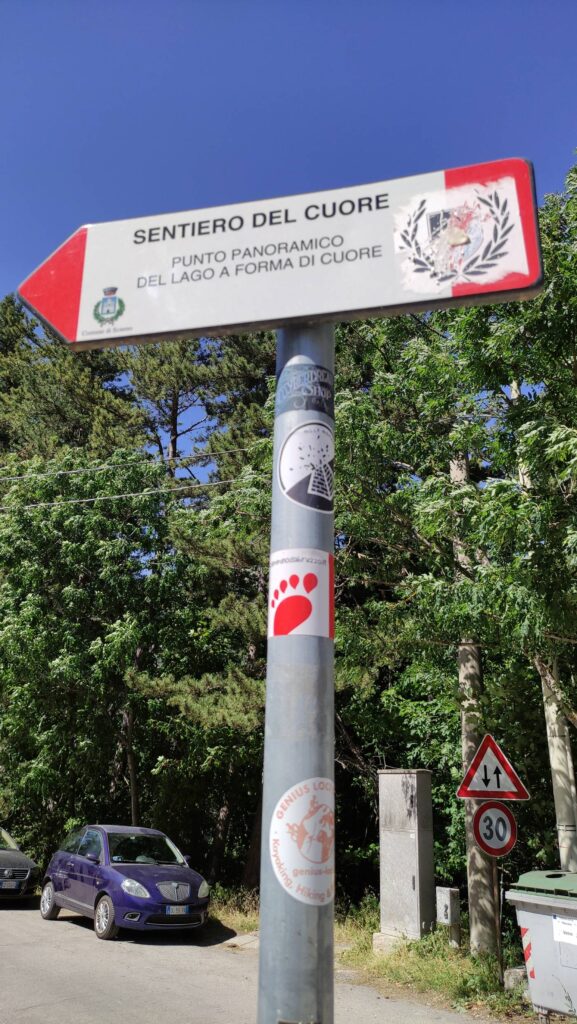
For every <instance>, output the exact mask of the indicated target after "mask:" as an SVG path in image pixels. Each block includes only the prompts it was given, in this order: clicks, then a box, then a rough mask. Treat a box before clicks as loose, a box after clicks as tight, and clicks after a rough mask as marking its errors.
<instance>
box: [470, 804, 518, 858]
mask: <svg viewBox="0 0 577 1024" xmlns="http://www.w3.org/2000/svg"><path fill="white" fill-rule="evenodd" d="M473 835H474V836H475V842H476V843H477V846H480V847H481V849H482V850H484V852H485V853H488V854H489V856H490V857H505V856H506V854H508V853H510V852H511V850H512V849H513V847H514V845H515V843H516V842H517V822H516V821H515V818H514V816H513V812H512V811H511V810H509V808H508V807H507V805H506V804H501V803H499V801H498V800H488V801H487V803H484V804H481V806H480V807H478V808H477V810H476V811H475V817H474V818H473Z"/></svg>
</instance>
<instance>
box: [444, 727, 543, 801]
mask: <svg viewBox="0 0 577 1024" xmlns="http://www.w3.org/2000/svg"><path fill="white" fill-rule="evenodd" d="M457 796H460V797H461V798H462V799H464V800H466V799H469V798H472V799H476V798H478V797H487V796H498V797H499V799H500V800H529V799H530V797H529V793H528V792H527V790H526V789H525V786H524V785H523V783H522V782H521V779H520V778H519V776H518V775H517V772H516V771H515V769H514V768H513V765H512V764H511V762H510V761H509V760H508V759H507V758H506V757H505V755H504V753H503V751H502V750H501V748H500V746H499V745H498V743H496V742H495V740H494V739H493V737H492V736H489V735H488V734H487V736H485V738H484V739H483V741H482V743H481V745H480V746H479V749H478V750H477V753H476V754H475V756H474V758H473V760H472V761H471V764H470V765H469V767H468V769H467V772H466V774H465V778H464V779H463V781H462V783H461V785H460V786H459V788H458V790H457Z"/></svg>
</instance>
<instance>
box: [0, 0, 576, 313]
mask: <svg viewBox="0 0 577 1024" xmlns="http://www.w3.org/2000/svg"><path fill="white" fill-rule="evenodd" d="M0 32H1V35H2V40H3V44H2V60H1V66H0V95H1V96H2V129H3V130H2V146H1V149H0V238H1V242H0V296H2V295H4V294H6V293H7V292H9V291H13V290H15V288H16V287H17V285H18V284H19V283H20V281H21V280H22V279H23V278H25V277H26V276H28V274H29V273H30V272H31V271H32V270H33V269H34V268H35V267H36V266H37V265H38V264H39V263H40V262H41V261H42V260H44V259H45V258H46V256H48V255H49V254H50V253H51V252H52V251H53V250H54V249H55V248H56V247H57V246H58V245H59V244H60V243H61V242H62V241H63V240H64V239H65V238H66V237H68V235H70V234H71V233H72V232H73V231H74V230H75V229H76V228H77V227H78V226H79V225H81V224H84V223H93V222H95V221H106V220H114V219H117V218H124V217H132V216H141V215H144V214H150V213H160V212H163V211H172V210H174V211H178V210H187V209H194V208H198V207H203V206H209V205H213V204H220V203H227V202H236V201H239V200H250V199H259V198H266V197H269V196H275V195H285V194H291V193H296V192H306V191H312V190H315V189H325V188H331V187H335V186H340V185H350V184H355V183H363V182H365V181H366V182H369V181H375V180H386V179H389V178H394V177H397V176H401V175H406V174H416V173H420V172H426V171H433V170H438V169H442V168H447V167H454V166H460V165H463V164H469V163H477V162H481V161H484V160H492V159H497V158H500V157H507V156H522V157H526V158H528V159H530V160H532V161H533V162H534V164H535V170H536V180H537V191H538V195H539V197H540V198H541V197H542V196H543V195H544V194H545V193H546V192H550V191H557V190H559V189H561V188H562V186H563V179H564V176H565V173H566V172H567V170H568V168H569V167H570V166H571V164H572V163H573V162H574V160H575V159H577V158H576V157H575V155H574V151H575V149H576V148H577V74H576V72H577V46H576V43H575V41H576V39H577V2H575V0H499V2H495V0H484V3H483V4H473V3H467V0H460V2H454V0H164V2H162V3H161V2H159V0H156V2H152V0H138V2H136V0H114V2H111V0H99V2H98V3H96V2H95V0H82V2H81V0H50V2H47V0H0Z"/></svg>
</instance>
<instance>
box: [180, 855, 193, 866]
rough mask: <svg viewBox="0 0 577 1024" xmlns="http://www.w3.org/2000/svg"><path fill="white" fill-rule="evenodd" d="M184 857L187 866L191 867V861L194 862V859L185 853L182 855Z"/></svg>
mask: <svg viewBox="0 0 577 1024" xmlns="http://www.w3.org/2000/svg"><path fill="white" fill-rule="evenodd" d="M182 856H183V857H184V859H185V861H186V863H187V864H188V866H189V867H190V862H191V860H192V858H191V856H190V853H183V855H182Z"/></svg>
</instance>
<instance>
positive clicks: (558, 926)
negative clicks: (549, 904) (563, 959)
mask: <svg viewBox="0 0 577 1024" xmlns="http://www.w3.org/2000/svg"><path fill="white" fill-rule="evenodd" d="M553 939H554V941H555V942H569V943H570V944H571V945H572V946H577V918H574V917H559V916H558V915H557V914H553Z"/></svg>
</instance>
